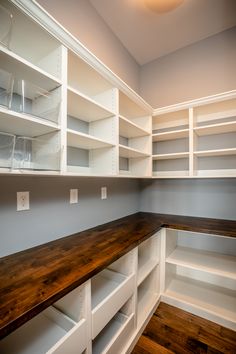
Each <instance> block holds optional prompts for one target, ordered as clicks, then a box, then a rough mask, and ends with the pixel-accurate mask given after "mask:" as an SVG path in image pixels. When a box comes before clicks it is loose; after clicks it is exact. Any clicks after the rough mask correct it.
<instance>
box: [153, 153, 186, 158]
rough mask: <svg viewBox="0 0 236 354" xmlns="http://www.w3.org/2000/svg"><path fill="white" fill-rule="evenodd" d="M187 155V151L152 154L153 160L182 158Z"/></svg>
mask: <svg viewBox="0 0 236 354" xmlns="http://www.w3.org/2000/svg"><path fill="white" fill-rule="evenodd" d="M188 157H189V152H176V153H172V154H157V155H152V159H153V160H175V159H183V158H188Z"/></svg>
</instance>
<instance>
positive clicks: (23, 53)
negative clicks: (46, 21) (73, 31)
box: [0, 0, 62, 81]
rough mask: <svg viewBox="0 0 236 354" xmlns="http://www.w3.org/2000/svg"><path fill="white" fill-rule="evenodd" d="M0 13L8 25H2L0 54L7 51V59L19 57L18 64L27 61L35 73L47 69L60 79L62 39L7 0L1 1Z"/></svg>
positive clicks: (46, 70) (49, 75)
mask: <svg viewBox="0 0 236 354" xmlns="http://www.w3.org/2000/svg"><path fill="white" fill-rule="evenodd" d="M0 16H1V17H0V18H1V22H3V23H5V26H6V27H4V26H1V32H0V45H1V48H0V52H1V55H3V53H7V54H8V58H10V57H11V60H13V61H14V60H16V61H17V65H18V66H19V67H20V66H21V65H24V64H27V66H29V67H31V68H32V69H33V70H34V71H35V72H41V73H42V72H44V73H45V75H47V76H48V77H51V78H55V79H57V80H58V81H60V79H61V72H62V62H61V56H62V51H61V48H62V46H61V44H60V42H59V41H57V40H56V39H54V38H53V37H52V36H51V35H50V34H49V33H48V32H47V31H45V30H44V29H43V28H42V27H41V26H40V25H37V24H36V23H35V22H34V21H33V20H31V19H30V18H29V17H28V16H26V15H25V14H24V13H23V12H21V11H19V10H18V9H17V7H15V6H14V5H13V4H12V3H11V2H9V1H7V0H2V1H1V7H0ZM8 60H9V59H8Z"/></svg>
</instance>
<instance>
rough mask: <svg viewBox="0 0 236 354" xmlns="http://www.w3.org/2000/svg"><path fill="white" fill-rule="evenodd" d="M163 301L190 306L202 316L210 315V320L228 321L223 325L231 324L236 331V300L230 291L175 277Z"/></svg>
mask: <svg viewBox="0 0 236 354" xmlns="http://www.w3.org/2000/svg"><path fill="white" fill-rule="evenodd" d="M163 300H164V301H167V302H170V301H171V300H173V301H174V303H175V304H176V305H177V304H180V303H182V304H185V305H186V306H188V305H190V306H191V307H192V308H195V309H196V310H198V311H200V313H201V314H200V316H204V314H205V317H206V314H208V316H209V317H208V319H210V320H212V321H214V320H218V322H219V321H221V322H222V320H223V321H226V322H224V323H223V325H226V324H227V322H229V323H230V324H231V325H233V324H234V327H235V329H236V325H235V323H236V312H235V309H236V298H235V296H234V295H233V292H232V291H230V290H226V289H224V288H220V287H217V286H214V285H211V284H207V283H204V282H201V281H197V280H192V279H190V278H185V277H181V276H175V277H173V278H172V280H171V282H170V284H169V286H168V288H167V289H166V291H165V292H164V294H163ZM172 303H173V302H172ZM177 306H178V305H177ZM198 313H199V312H198Z"/></svg>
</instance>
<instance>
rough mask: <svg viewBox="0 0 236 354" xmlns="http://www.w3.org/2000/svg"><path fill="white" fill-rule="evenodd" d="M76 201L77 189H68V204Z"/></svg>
mask: <svg viewBox="0 0 236 354" xmlns="http://www.w3.org/2000/svg"><path fill="white" fill-rule="evenodd" d="M77 203H78V189H70V204H77Z"/></svg>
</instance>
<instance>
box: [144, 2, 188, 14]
mask: <svg viewBox="0 0 236 354" xmlns="http://www.w3.org/2000/svg"><path fill="white" fill-rule="evenodd" d="M183 1H184V0H144V3H145V5H146V6H147V7H148V8H149V9H150V10H152V11H154V12H157V13H164V12H169V11H172V10H174V9H175V8H176V7H178V6H180V5H181V4H182V2H183Z"/></svg>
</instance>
